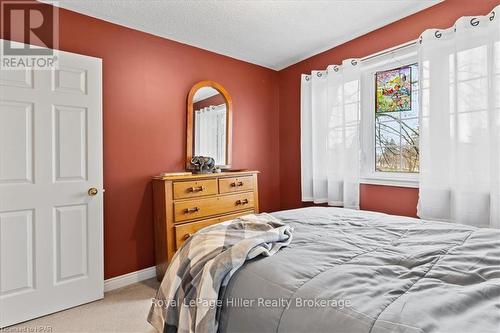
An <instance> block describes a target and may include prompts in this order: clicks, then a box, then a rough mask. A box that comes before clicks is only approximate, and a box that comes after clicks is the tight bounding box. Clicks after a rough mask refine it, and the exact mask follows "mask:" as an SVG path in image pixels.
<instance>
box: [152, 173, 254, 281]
mask: <svg viewBox="0 0 500 333" xmlns="http://www.w3.org/2000/svg"><path fill="white" fill-rule="evenodd" d="M257 175H258V171H238V172H222V173H212V174H197V175H186V176H184V175H183V176H166V177H162V176H157V177H154V178H153V205H154V228H155V256H156V276H157V278H158V280H161V279H162V278H163V275H164V274H165V270H166V269H167V265H168V262H169V261H170V259H172V257H173V255H174V253H175V251H176V250H177V249H178V248H179V247H180V246H181V245H182V243H184V241H185V240H186V239H188V238H189V237H190V236H191V235H192V234H193V233H195V232H196V231H197V230H199V229H201V228H204V227H206V226H208V225H211V224H215V223H219V222H223V221H227V220H230V219H233V218H235V217H238V216H241V215H245V214H250V213H258V212H259V192H258V182H257Z"/></svg>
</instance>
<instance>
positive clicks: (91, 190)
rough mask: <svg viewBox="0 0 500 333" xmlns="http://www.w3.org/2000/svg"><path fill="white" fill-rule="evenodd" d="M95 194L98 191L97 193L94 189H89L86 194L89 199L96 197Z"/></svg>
mask: <svg viewBox="0 0 500 333" xmlns="http://www.w3.org/2000/svg"><path fill="white" fill-rule="evenodd" d="M97 192H99V191H97V189H96V188H95V187H91V188H89V190H88V192H87V193H88V194H89V195H90V196H91V197H93V196H94V195H96V194H97Z"/></svg>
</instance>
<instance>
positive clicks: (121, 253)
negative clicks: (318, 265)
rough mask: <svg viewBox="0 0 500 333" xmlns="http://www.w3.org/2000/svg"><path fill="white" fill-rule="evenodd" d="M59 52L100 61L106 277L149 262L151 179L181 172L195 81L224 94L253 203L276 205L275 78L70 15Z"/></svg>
mask: <svg viewBox="0 0 500 333" xmlns="http://www.w3.org/2000/svg"><path fill="white" fill-rule="evenodd" d="M60 49H62V50H65V51H70V52H75V53H79V54H85V55H90V56H94V57H99V58H102V59H103V98H104V100H103V122H104V124H103V126H104V128H103V132H104V186H105V188H106V194H105V198H104V259H105V260H104V262H105V277H106V278H111V277H114V276H117V275H121V274H125V273H128V272H132V271H136V270H139V269H142V268H146V267H150V266H152V265H154V239H153V218H152V209H153V207H152V190H151V185H150V179H151V177H152V176H153V175H156V174H158V173H160V172H164V171H176V170H182V169H183V168H184V165H185V131H186V130H185V128H186V115H185V114H186V98H187V94H188V92H189V90H190V89H191V87H192V86H193V85H194V84H195V83H196V82H198V81H201V80H214V81H216V82H218V83H220V84H222V85H223V86H224V87H225V88H226V89H227V90H228V92H229V93H230V95H231V97H232V100H233V108H234V109H233V110H234V119H233V126H234V131H233V133H234V134H233V136H234V137H233V161H234V162H233V167H234V168H250V169H255V170H260V171H261V174H260V180H259V186H260V207H261V209H262V210H263V211H272V210H278V209H279V204H280V202H279V167H278V162H279V160H278V156H279V154H278V153H279V150H278V143H279V141H278V133H277V131H276V128H278V120H279V119H278V90H277V89H278V84H277V72H275V71H273V70H269V69H265V68H263V67H260V66H256V65H252V64H249V63H246V62H242V61H238V60H235V59H232V58H229V57H225V56H222V55H218V54H215V53H212V52H208V51H204V50H201V49H198V48H194V47H191V46H187V45H184V44H180V43H177V42H174V41H170V40H166V39H163V38H159V37H156V36H153V35H150V34H146V33H143V32H139V31H136V30H132V29H128V28H125V27H122V26H118V25H115V24H112V23H108V22H104V21H101V20H98V19H94V18H91V17H88V16H84V15H81V14H77V13H74V12H71V11H67V10H61V11H60Z"/></svg>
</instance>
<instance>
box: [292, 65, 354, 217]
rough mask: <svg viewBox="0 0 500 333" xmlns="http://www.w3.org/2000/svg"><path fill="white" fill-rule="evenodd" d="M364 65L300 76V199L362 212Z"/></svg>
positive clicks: (342, 66)
mask: <svg viewBox="0 0 500 333" xmlns="http://www.w3.org/2000/svg"><path fill="white" fill-rule="evenodd" d="M360 66H361V65H360V62H359V61H358V60H357V59H347V60H345V61H344V62H343V63H342V65H341V66H329V67H328V69H327V70H326V71H313V72H312V73H311V75H302V82H301V170H302V201H313V202H314V203H328V204H329V205H332V206H343V207H347V208H354V209H359V169H360V166H359V159H360V147H359V117H360V73H361V71H360Z"/></svg>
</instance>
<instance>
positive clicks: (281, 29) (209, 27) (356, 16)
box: [45, 0, 440, 70]
mask: <svg viewBox="0 0 500 333" xmlns="http://www.w3.org/2000/svg"><path fill="white" fill-rule="evenodd" d="M45 2H50V1H45ZM438 2H440V0H329V1H327V0H323V1H317V0H309V1H308V0H295V1H288V0H281V1H270V0H261V1H256V0H253V1H234V0H233V1H231V0H227V1H221V0H219V1H215V0H205V1H194V0H185V1H177V0H60V1H58V2H56V3H57V4H58V5H59V6H60V7H63V8H67V9H70V10H74V11H77V12H80V13H84V14H87V15H90V16H94V17H97V18H100V19H103V20H106V21H110V22H114V23H117V24H120V25H124V26H127V27H130V28H134V29H138V30H141V31H145V32H148V33H152V34H154V35H158V36H161V37H165V38H168V39H172V40H175V41H179V42H181V43H185V44H189V45H193V46H197V47H199V48H202V49H206V50H210V51H213V52H217V53H220V54H224V55H227V56H230V57H233V58H236V59H240V60H244V61H248V62H250V63H254V64H258V65H261V66H264V67H268V68H272V69H276V70H280V69H282V68H285V67H287V66H290V65H292V64H294V63H296V62H299V61H300V60H303V59H305V58H308V57H310V56H312V55H314V54H317V53H320V52H322V51H325V50H327V49H330V48H332V47H334V46H337V45H339V44H342V43H344V42H346V41H348V40H351V39H353V38H356V37H358V36H361V35H363V34H365V33H367V32H369V31H372V30H375V29H377V28H380V27H382V26H384V25H387V24H389V23H391V22H394V21H396V20H399V19H401V18H403V17H405V16H408V15H411V14H413V13H416V12H418V11H420V10H422V9H424V8H427V7H430V6H432V5H434V4H436V3H438Z"/></svg>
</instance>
